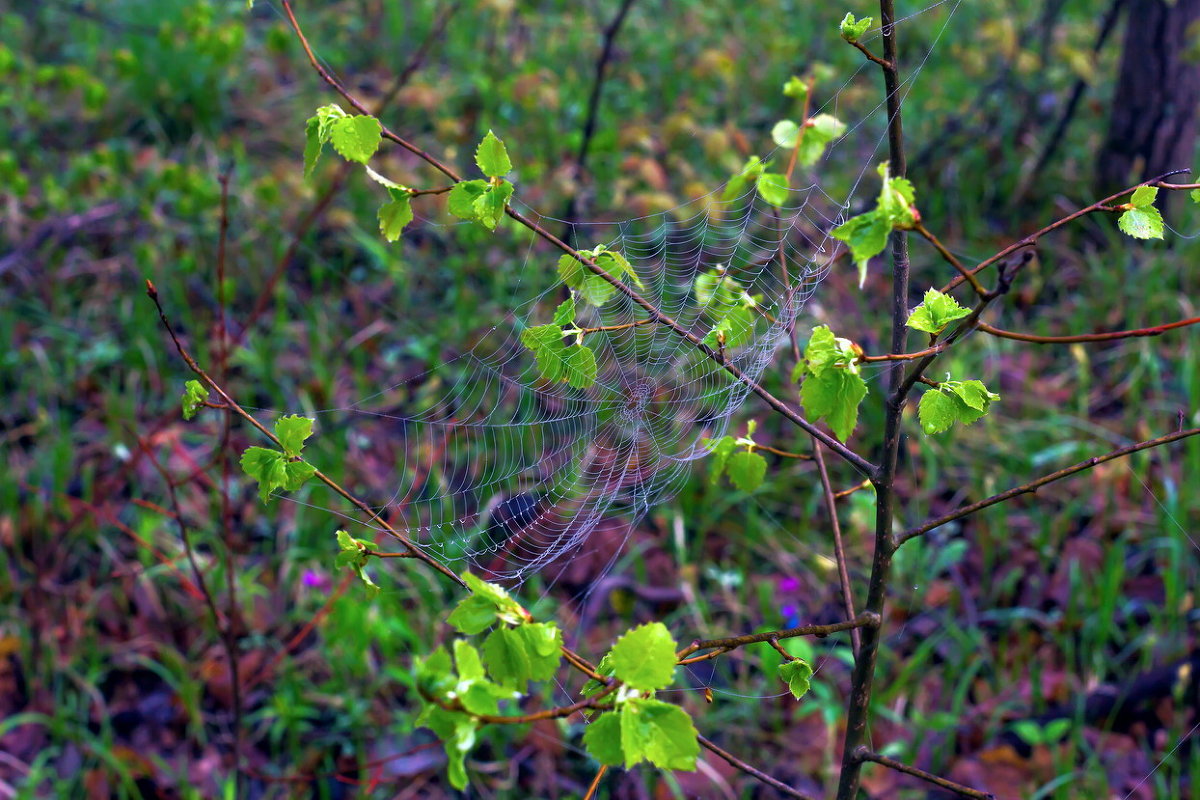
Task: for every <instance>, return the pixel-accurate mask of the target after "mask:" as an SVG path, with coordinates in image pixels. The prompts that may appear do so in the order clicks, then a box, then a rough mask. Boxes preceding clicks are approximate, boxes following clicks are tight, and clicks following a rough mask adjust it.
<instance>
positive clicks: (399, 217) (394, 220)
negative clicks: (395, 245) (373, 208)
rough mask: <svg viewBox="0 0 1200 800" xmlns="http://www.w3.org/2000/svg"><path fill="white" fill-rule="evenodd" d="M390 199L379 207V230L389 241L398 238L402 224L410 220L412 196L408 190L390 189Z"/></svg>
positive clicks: (402, 227) (411, 216)
mask: <svg viewBox="0 0 1200 800" xmlns="http://www.w3.org/2000/svg"><path fill="white" fill-rule="evenodd" d="M391 195H392V199H391V200H390V201H389V202H387V203H384V204H383V205H381V206H380V207H379V232H380V233H382V234H383V238H384V239H387V240H388V241H389V242H394V241H396V240H397V239H399V238H400V234H401V232H403V230H404V226H405V225H407V224H408V223H410V222H412V219H413V211H412V196H411V195H409V193H408V192H400V191H391Z"/></svg>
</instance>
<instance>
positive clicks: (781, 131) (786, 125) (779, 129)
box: [771, 119, 800, 147]
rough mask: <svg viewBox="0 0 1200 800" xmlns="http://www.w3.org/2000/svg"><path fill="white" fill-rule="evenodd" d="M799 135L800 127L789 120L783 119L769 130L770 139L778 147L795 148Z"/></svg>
mask: <svg viewBox="0 0 1200 800" xmlns="http://www.w3.org/2000/svg"><path fill="white" fill-rule="evenodd" d="M799 135H800V126H799V125H797V124H796V123H794V122H792V121H791V120H790V119H783V120H780V121H779V122H776V123H775V127H774V128H771V138H772V139H774V140H775V144H777V145H779V146H780V147H795V146H796V138H797V137H798V136H799Z"/></svg>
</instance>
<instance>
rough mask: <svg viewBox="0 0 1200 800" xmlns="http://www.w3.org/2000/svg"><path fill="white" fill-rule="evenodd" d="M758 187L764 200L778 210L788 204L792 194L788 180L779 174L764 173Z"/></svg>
mask: <svg viewBox="0 0 1200 800" xmlns="http://www.w3.org/2000/svg"><path fill="white" fill-rule="evenodd" d="M757 186H758V193H759V194H760V195H762V199H763V200H766V201H767V202H768V203H770V204H771V205H773V206H775V207H776V208H779V207H782V206H783V205H784V204H786V203H787V201H788V195H789V194H790V193H791V192H790V190H789V188H788V182H787V179H786V178H784V176H783V175H781V174H779V173H777V172H764V173H762V174H761V175H759V176H758V180H757Z"/></svg>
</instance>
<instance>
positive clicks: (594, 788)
mask: <svg viewBox="0 0 1200 800" xmlns="http://www.w3.org/2000/svg"><path fill="white" fill-rule="evenodd" d="M606 772H608V765H607V764H601V765H600V769H598V770H596V777H594V778H592V783H591V785H590V786H588V790H587V794H585V795H584V796H583V800H595V798H596V792H598V791H600V781H602V780H603V779H604V774H605V773H606Z"/></svg>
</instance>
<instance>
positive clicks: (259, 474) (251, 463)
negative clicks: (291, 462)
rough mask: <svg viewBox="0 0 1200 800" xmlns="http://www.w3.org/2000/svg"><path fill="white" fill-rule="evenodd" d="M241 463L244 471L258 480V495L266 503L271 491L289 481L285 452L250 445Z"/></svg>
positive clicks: (243, 454)
mask: <svg viewBox="0 0 1200 800" xmlns="http://www.w3.org/2000/svg"><path fill="white" fill-rule="evenodd" d="M239 464H240V465H241V467H242V471H243V472H245V473H246V474H247V475H249V476H250V477H251V478H253V479H254V480H256V481H258V496H259V498H260V499H261V500H262V501H263V502H264V503H265V502H267V501H268V500H270V499H271V492H272V491H274V490H275V489H278V488H281V487H282V486H283V485H284V483H286V482H287V462H286V461H285V460H284V457H283V453H281V452H279V451H278V450H271V449H269V448H266V447H248V448H246V452H244V453H242V458H241V461H240V462H239Z"/></svg>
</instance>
